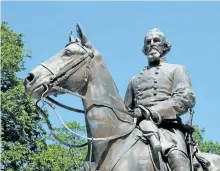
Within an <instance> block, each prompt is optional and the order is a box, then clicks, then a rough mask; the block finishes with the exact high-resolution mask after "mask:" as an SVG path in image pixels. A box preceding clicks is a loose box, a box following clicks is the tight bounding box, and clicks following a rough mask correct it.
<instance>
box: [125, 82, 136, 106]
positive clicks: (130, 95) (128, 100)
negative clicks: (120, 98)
mask: <svg viewBox="0 0 220 171" xmlns="http://www.w3.org/2000/svg"><path fill="white" fill-rule="evenodd" d="M124 103H125V106H126V108H127V109H128V110H133V109H134V107H135V104H134V90H133V86H132V80H131V81H130V82H129V84H128V87H127V91H126V94H125V99H124Z"/></svg>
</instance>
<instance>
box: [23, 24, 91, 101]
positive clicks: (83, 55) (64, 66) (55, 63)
mask: <svg viewBox="0 0 220 171" xmlns="http://www.w3.org/2000/svg"><path fill="white" fill-rule="evenodd" d="M76 29H77V34H78V37H79V39H74V38H73V37H72V35H71V34H70V36H69V43H68V44H67V45H66V47H65V48H64V49H63V50H61V51H60V52H59V53H57V54H56V55H55V56H53V57H51V58H50V59H49V60H47V61H45V62H43V63H41V64H40V65H39V66H37V67H36V68H35V69H34V70H33V71H32V72H31V73H29V74H28V76H27V77H26V78H25V80H24V85H25V89H26V92H27V94H29V95H30V96H32V97H33V98H36V99H40V97H41V96H43V95H56V94H58V93H59V92H57V91H55V90H53V87H54V86H60V87H63V88H65V89H69V90H71V91H75V92H76V91H79V90H80V89H81V88H83V87H84V86H85V85H86V83H87V79H88V74H89V73H88V71H89V65H90V61H91V58H92V57H93V51H92V47H91V43H90V42H89V41H88V39H87V37H86V35H85V34H84V32H83V31H82V29H81V27H80V25H79V24H77V25H76ZM45 93H46V94H45Z"/></svg>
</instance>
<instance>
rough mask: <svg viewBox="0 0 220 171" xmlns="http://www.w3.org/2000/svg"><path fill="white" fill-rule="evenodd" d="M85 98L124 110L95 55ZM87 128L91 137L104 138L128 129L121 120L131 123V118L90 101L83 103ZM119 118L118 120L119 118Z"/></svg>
mask: <svg viewBox="0 0 220 171" xmlns="http://www.w3.org/2000/svg"><path fill="white" fill-rule="evenodd" d="M85 96H86V97H88V98H91V99H93V100H98V101H99V102H103V103H107V104H110V105H112V106H115V107H117V108H121V109H125V107H124V103H123V101H122V98H121V96H120V95H119V93H118V90H117V88H116V85H115V83H114V81H113V79H112V77H111V75H110V73H109V71H108V69H107V67H106V66H105V64H104V62H103V60H102V57H101V56H100V55H96V56H95V57H94V58H93V60H92V62H91V65H90V79H89V83H88V86H87V89H86V92H85ZM84 108H85V109H86V111H88V113H87V116H86V122H87V127H89V129H90V130H91V131H89V132H88V135H89V134H90V133H91V136H94V137H106V136H111V135H115V134H117V133H120V132H122V130H123V129H126V127H127V128H128V127H129V124H128V123H126V122H123V118H124V119H126V120H130V121H132V119H131V117H130V116H128V115H126V114H124V113H121V112H117V111H113V110H112V109H111V108H108V107H104V106H97V105H94V104H93V102H92V101H84ZM119 117H120V118H119Z"/></svg>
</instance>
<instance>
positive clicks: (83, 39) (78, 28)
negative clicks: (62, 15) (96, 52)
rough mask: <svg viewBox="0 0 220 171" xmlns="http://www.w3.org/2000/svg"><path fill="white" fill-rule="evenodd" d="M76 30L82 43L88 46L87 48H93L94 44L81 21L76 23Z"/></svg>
mask: <svg viewBox="0 0 220 171" xmlns="http://www.w3.org/2000/svg"><path fill="white" fill-rule="evenodd" d="M76 32H77V35H78V37H79V39H80V40H81V44H82V45H83V46H86V47H87V48H89V49H91V48H92V44H91V43H90V41H89V40H88V38H87V36H86V34H85V33H84V32H83V30H82V27H81V26H80V24H79V23H77V24H76Z"/></svg>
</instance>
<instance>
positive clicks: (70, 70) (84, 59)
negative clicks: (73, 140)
mask: <svg viewBox="0 0 220 171" xmlns="http://www.w3.org/2000/svg"><path fill="white" fill-rule="evenodd" d="M72 43H77V44H78V45H79V46H81V47H82V48H83V49H84V50H85V51H86V53H85V54H84V55H82V56H81V57H80V58H79V59H77V60H76V61H74V62H72V64H71V65H69V66H68V67H67V68H63V69H61V71H60V72H59V74H55V73H54V72H53V70H52V69H51V68H49V67H48V66H46V65H45V64H44V63H42V64H40V65H41V66H42V67H44V68H45V69H47V70H48V71H49V72H50V73H52V74H53V76H52V78H51V80H50V83H49V84H43V86H44V87H45V92H44V93H42V95H41V100H38V101H37V102H36V110H37V112H38V113H40V114H41V115H42V116H43V117H44V119H45V121H46V123H47V125H48V128H49V130H50V132H51V134H52V135H53V137H54V138H55V139H56V140H58V141H59V142H60V143H61V144H63V145H66V146H68V147H69V148H73V147H84V146H86V145H90V155H89V162H90V166H91V158H92V147H93V142H94V141H109V140H113V139H117V138H119V137H123V136H126V135H128V134H130V133H131V132H132V131H133V130H134V128H135V126H136V125H135V123H134V122H131V121H128V120H125V119H121V118H120V117H119V116H118V115H117V113H116V111H119V112H123V113H125V114H128V115H131V116H133V117H134V116H135V115H134V114H133V113H131V112H128V111H127V110H125V109H122V108H118V107H115V106H113V105H111V104H108V103H104V102H100V101H97V100H94V99H91V98H88V97H86V96H83V95H80V94H79V93H78V92H73V91H70V90H68V89H65V88H63V87H60V86H58V84H59V83H60V82H62V81H63V80H65V79H66V78H68V77H69V76H71V75H72V74H74V73H75V72H76V71H78V70H79V69H80V68H82V67H83V66H84V65H86V67H85V68H86V71H85V77H84V83H83V85H85V84H87V83H88V80H89V79H88V78H89V70H90V64H91V60H92V58H93V57H94V54H93V51H92V50H91V49H88V48H87V47H84V46H82V45H81V44H80V43H78V41H76V42H70V43H69V44H72ZM69 44H68V45H69ZM68 45H67V46H68ZM49 88H50V89H53V90H56V91H58V92H61V93H68V94H71V95H74V96H77V97H79V98H81V99H82V100H87V101H91V102H92V103H93V104H94V105H98V106H103V107H107V108H110V109H112V110H113V111H114V114H115V115H116V116H117V118H118V119H120V120H121V121H123V122H127V123H129V124H131V125H132V126H131V127H130V128H129V129H126V130H125V131H124V132H122V133H121V134H116V135H112V136H109V137H101V138H94V137H84V136H82V135H80V134H78V133H76V132H75V131H73V130H71V129H70V128H69V127H68V126H67V125H66V124H65V123H64V121H63V120H62V118H61V116H60V115H59V113H58V112H57V111H56V106H55V105H58V106H60V107H62V108H64V109H67V110H70V111H74V112H78V113H84V114H86V113H87V112H88V110H86V111H84V110H80V109H76V108H73V107H69V106H66V105H64V104H62V103H59V102H57V101H56V100H54V99H52V98H50V97H46V95H47V93H48V91H49ZM40 101H42V102H43V106H44V105H45V103H46V104H48V105H49V106H50V107H51V108H52V109H53V110H54V112H55V113H56V115H57V117H58V119H59V120H60V121H61V123H62V124H63V126H64V127H65V128H66V129H67V130H69V131H70V132H71V133H73V134H74V135H76V136H79V137H81V138H83V139H86V140H87V141H89V142H90V143H89V144H88V143H84V144H79V145H72V144H69V143H67V142H64V141H63V140H61V139H60V138H59V137H58V136H57V135H56V134H55V131H54V129H53V127H52V124H51V123H50V121H49V119H48V116H47V114H46V113H45V112H44V110H43V109H42V108H43V106H42V107H39V106H38V103H39V102H40ZM90 168H91V167H90Z"/></svg>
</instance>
